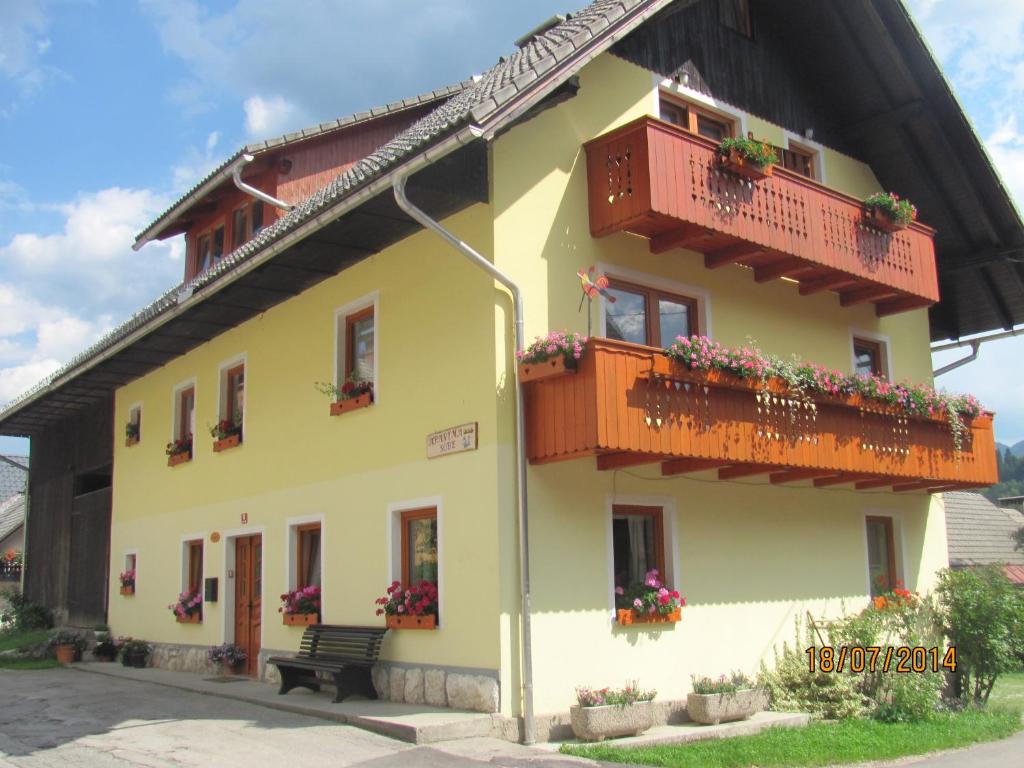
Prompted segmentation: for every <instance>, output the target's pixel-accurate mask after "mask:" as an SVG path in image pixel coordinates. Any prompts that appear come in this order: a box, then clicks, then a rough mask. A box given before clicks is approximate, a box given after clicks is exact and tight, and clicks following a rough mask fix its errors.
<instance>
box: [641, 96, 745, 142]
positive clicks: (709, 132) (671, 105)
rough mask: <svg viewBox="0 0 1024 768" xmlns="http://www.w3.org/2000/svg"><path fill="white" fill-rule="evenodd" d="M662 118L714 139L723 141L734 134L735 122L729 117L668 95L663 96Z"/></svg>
mask: <svg viewBox="0 0 1024 768" xmlns="http://www.w3.org/2000/svg"><path fill="white" fill-rule="evenodd" d="M659 110H660V112H661V119H662V120H664V121H666V122H669V123H673V124H674V125H678V126H679V127H680V128H685V129H686V130H688V131H690V132H691V133H696V134H699V135H701V136H704V137H706V138H709V139H711V140H712V141H716V142H717V141H721V140H722V139H725V138H728V137H729V136H732V135H733V123H732V121H731V120H729V119H728V118H725V117H722V116H720V115H717V114H715V113H713V112H708V111H707V110H704V109H701V108H700V107H696V106H694V105H693V104H688V103H686V102H683V101H676V100H675V99H672V98H669V97H667V96H662V97H661V102H660V106H659Z"/></svg>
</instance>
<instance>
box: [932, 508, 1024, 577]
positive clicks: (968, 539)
mask: <svg viewBox="0 0 1024 768" xmlns="http://www.w3.org/2000/svg"><path fill="white" fill-rule="evenodd" d="M942 499H943V502H944V503H945V507H946V539H947V542H948V547H949V564H950V566H951V567H953V568H963V567H968V566H972V565H989V564H991V563H1001V564H1009V565H1022V566H1024V552H1020V551H1017V550H1015V549H1014V541H1013V539H1012V538H1011V536H1012V535H1013V533H1014V531H1016V530H1017V529H1018V528H1020V527H1021V526H1022V525H1024V515H1021V513H1020V512H1018V511H1017V510H1015V509H1007V508H1005V507H997V506H996V505H995V504H993V503H992V502H991V501H989V500H988V499H986V498H985V497H984V496H982V495H981V494H980V493H971V492H969V491H953V492H950V493H944V494H942Z"/></svg>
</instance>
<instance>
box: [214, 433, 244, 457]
mask: <svg viewBox="0 0 1024 768" xmlns="http://www.w3.org/2000/svg"><path fill="white" fill-rule="evenodd" d="M241 442H242V436H241V435H228V436H227V437H225V438H224V439H223V440H214V441H213V452H214V453H220V452H221V451H226V450H227V449H228V448H234V447H236V446H238V445H239V444H241Z"/></svg>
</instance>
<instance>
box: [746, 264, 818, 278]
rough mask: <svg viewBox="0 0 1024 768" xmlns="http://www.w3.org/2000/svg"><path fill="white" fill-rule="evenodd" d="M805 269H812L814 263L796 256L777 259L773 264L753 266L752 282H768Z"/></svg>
mask: <svg viewBox="0 0 1024 768" xmlns="http://www.w3.org/2000/svg"><path fill="white" fill-rule="evenodd" d="M806 269H814V265H813V264H808V263H807V262H806V261H804V260H803V259H798V258H790V259H779V260H778V261H776V262H775V263H774V264H766V265H765V266H763V267H755V268H754V282H755V283H768V282H771V281H772V280H777V279H779V278H780V277H788V276H789V275H792V274H794V273H796V272H803V271H804V270H806Z"/></svg>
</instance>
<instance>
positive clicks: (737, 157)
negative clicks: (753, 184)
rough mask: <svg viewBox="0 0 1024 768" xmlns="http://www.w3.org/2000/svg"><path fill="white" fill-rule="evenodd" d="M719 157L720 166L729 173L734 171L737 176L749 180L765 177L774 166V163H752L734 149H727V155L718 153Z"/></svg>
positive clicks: (770, 173)
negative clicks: (759, 164) (762, 164)
mask: <svg viewBox="0 0 1024 768" xmlns="http://www.w3.org/2000/svg"><path fill="white" fill-rule="evenodd" d="M719 157H721V163H722V167H723V168H724V169H725V170H727V171H729V172H730V173H735V174H736V175H737V176H743V177H744V178H747V179H750V180H751V181H760V180H761V179H767V178H768V177H769V176H771V175H772V170H773V169H774V168H775V166H774V165H766V166H763V167H761V166H757V165H754V164H753V163H752V162H750V161H749V160H748V159H747V158H745V157H744V156H743V155H741V154H740V153H739V152H737V151H736V150H735V149H731V150H729V154H728V155H719Z"/></svg>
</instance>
